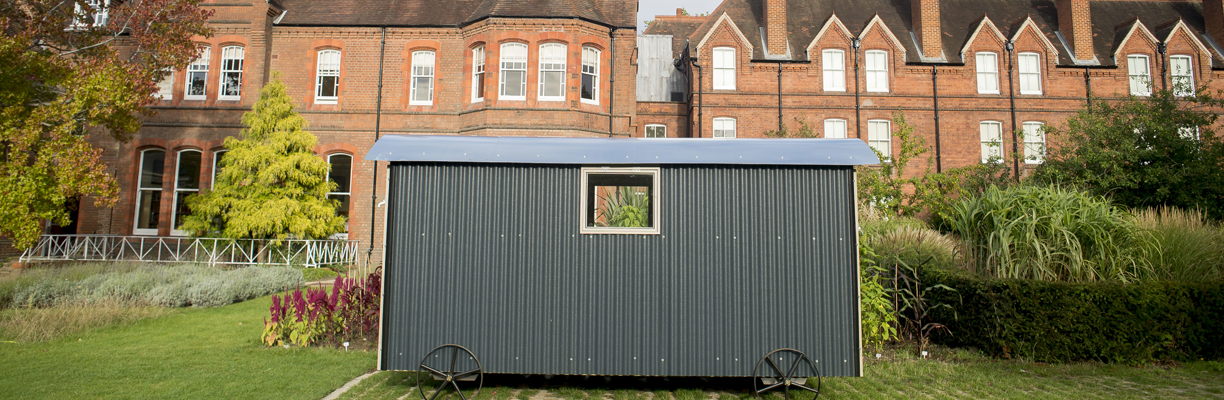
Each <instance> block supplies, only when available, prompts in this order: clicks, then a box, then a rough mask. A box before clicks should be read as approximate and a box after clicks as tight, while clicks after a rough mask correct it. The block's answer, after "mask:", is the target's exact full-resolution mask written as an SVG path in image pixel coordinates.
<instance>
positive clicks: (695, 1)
mask: <svg viewBox="0 0 1224 400" xmlns="http://www.w3.org/2000/svg"><path fill="white" fill-rule="evenodd" d="M719 3H722V0H641V1H639V2H638V32H642V31H644V30H646V25H644V24H643V23H642V22H643V21H646V20H652V19H654V18H655V16H656V15H676V9H677V8H683V9H685V10H688V12H689V14H700V13H705V12H711V11H714V8H715V7H718V4H719Z"/></svg>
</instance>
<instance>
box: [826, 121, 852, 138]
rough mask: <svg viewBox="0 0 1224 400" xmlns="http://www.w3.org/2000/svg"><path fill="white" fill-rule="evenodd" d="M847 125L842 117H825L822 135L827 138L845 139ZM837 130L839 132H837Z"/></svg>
mask: <svg viewBox="0 0 1224 400" xmlns="http://www.w3.org/2000/svg"><path fill="white" fill-rule="evenodd" d="M848 127H849V125H848V124H846V120H844V119H841V118H829V119H826V120H824V137H825V138H827V139H845V138H846V131H847V128H848ZM839 132H840V134H838V133H839ZM831 133H832V134H831Z"/></svg>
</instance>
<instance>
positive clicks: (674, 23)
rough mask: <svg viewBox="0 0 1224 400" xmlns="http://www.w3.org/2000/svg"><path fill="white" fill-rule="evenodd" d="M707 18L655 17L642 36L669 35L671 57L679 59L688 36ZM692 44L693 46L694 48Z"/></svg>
mask: <svg viewBox="0 0 1224 400" xmlns="http://www.w3.org/2000/svg"><path fill="white" fill-rule="evenodd" d="M708 18H709V17H695V16H672V15H659V16H656V17H655V19H654V22H651V23H650V26H649V27H647V28H646V31H645V32H642V34H644V35H670V36H671V37H672V56H673V57H674V58H675V59H677V60H678V59H680V55H681V52H683V51H684V41H685V40H687V39H688V37H689V35H692V34H693V31H696V30H697V28H698V27H701V24H702V23H704V22H705V21H706V19H708ZM696 45H697V44H696V43H693V46H696Z"/></svg>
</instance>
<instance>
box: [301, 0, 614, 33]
mask: <svg viewBox="0 0 1224 400" xmlns="http://www.w3.org/2000/svg"><path fill="white" fill-rule="evenodd" d="M277 1H279V2H280V3H281V4H283V5H284V6H285V9H286V10H287V11H288V12H287V13H286V14H285V18H284V19H282V20H281V21H280V23H279V25H308V26H381V25H387V26H422V27H427V26H456V25H463V24H466V23H470V22H475V21H478V20H481V19H484V18H487V17H538V18H582V19H585V20H589V21H594V22H598V23H602V24H607V25H612V26H620V27H635V26H637V21H636V19H637V9H636V8H635V7H636V5H637V4H636V2H633V1H631V0H445V1H442V0H277Z"/></svg>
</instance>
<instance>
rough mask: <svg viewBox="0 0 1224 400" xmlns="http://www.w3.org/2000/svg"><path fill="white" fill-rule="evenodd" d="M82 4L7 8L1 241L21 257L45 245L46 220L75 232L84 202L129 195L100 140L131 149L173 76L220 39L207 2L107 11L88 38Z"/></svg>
mask: <svg viewBox="0 0 1224 400" xmlns="http://www.w3.org/2000/svg"><path fill="white" fill-rule="evenodd" d="M73 3H74V2H63V1H59V0H14V1H6V2H4V3H3V4H4V5H3V6H0V7H2V8H3V9H4V12H3V13H2V14H3V18H0V27H2V28H3V31H4V35H2V36H0V99H3V100H0V102H2V104H3V106H2V107H0V135H2V136H3V137H4V139H5V140H4V143H5V147H4V150H5V151H4V152H0V204H4V207H3V210H4V212H0V235H3V236H7V237H9V238H12V239H13V241H14V244H15V245H16V247H18V248H26V247H29V246H31V245H33V244H34V243H35V241H36V240H37V239H38V236H39V234H40V233H41V232H42V222H41V221H43V220H51V221H55V222H56V223H58V224H60V225H68V224H69V223H70V221H69V215H70V214H69V212H68V207H67V204H70V203H71V202H73V201H75V200H76V199H78V198H81V197H83V196H92V197H93V198H94V199H95V204H96V205H97V206H99V207H107V206H110V205H113V204H114V202H115V200H116V199H117V197H118V194H119V188H118V186H117V184H116V183H115V179H114V178H113V177H112V176H110V175H109V174H108V173H107V172H108V171H109V170H110V169H111V168H110V167H108V166H107V165H106V164H105V163H104V162H103V161H102V157H101V151H102V150H101V149H97V148H94V147H93V146H92V145H91V144H90V143H91V142H92V141H93V140H96V138H91V137H90V135H91V134H96V135H108V136H109V137H111V138H114V139H116V140H120V141H123V140H127V139H128V137H129V135H130V134H131V133H133V132H136V131H138V130H139V129H140V126H141V118H143V117H144V116H145V115H148V114H150V113H152V110H151V109H150V108H149V107H150V106H152V105H155V104H157V102H158V101H159V99H158V98H157V97H156V96H155V94H156V93H157V92H158V87H157V84H158V82H161V81H162V80H163V79H164V78H165V77H166V76H167V75H168V72H167V71H169V70H171V69H181V68H184V67H186V66H187V63H188V62H190V61H191V60H192V59H193V58H194V57H195V56H196V45H195V44H194V43H192V41H191V38H192V37H193V36H211V32H210V31H209V29H208V28H207V27H206V25H205V20H207V18H208V16H209V14H210V13H209V12H208V11H204V10H202V9H200V8H199V6H198V4H199V2H198V1H192V0H145V1H140V2H132V1H126V2H118V1H114V2H110V3H109V4H108V3H106V2H101V6H102V7H100V8H99V9H98V10H97V13H96V14H93V15H95V17H92V18H88V19H92V20H93V23H92V25H91V26H90V27H89V28H88V29H72V28H73V27H74V21H80V19H79V18H81V17H84V15H81V14H79V13H77V12H76V11H77V7H74V4H73ZM75 3H78V4H81V5H95V4H99V2H97V1H92V2H86V1H82V2H75ZM96 15H102V16H103V17H102V18H98V17H96ZM98 19H105V21H98ZM119 40H122V41H123V42H124V43H125V45H126V46H130V47H131V48H137V49H141V51H137V52H132V53H121V52H120V51H118V48H117V46H111V45H112V44H114V43H116V42H117V41H119ZM95 127H96V128H101V129H93V128H95ZM103 132H105V133H103ZM132 162H133V163H134V162H137V161H132Z"/></svg>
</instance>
